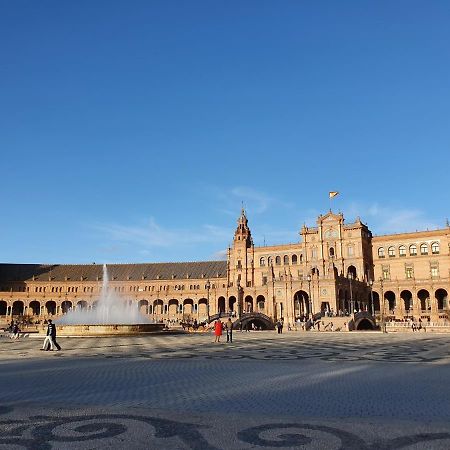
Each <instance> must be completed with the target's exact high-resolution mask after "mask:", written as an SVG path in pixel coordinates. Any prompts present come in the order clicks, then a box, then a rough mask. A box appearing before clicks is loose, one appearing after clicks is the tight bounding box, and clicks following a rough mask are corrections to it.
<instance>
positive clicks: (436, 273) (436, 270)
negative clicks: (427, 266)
mask: <svg viewBox="0 0 450 450" xmlns="http://www.w3.org/2000/svg"><path fill="white" fill-rule="evenodd" d="M431 277H432V278H438V277H439V268H438V267H436V266H432V267H431Z"/></svg>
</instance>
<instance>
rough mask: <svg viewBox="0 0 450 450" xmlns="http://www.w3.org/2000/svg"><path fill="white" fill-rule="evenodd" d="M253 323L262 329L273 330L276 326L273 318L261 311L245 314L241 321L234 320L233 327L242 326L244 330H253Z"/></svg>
mask: <svg viewBox="0 0 450 450" xmlns="http://www.w3.org/2000/svg"><path fill="white" fill-rule="evenodd" d="M252 324H254V325H255V327H257V329H261V330H273V329H274V328H275V324H274V323H273V321H272V319H271V318H270V317H268V316H266V315H264V314H260V313H252V314H245V315H244V316H243V317H242V319H241V320H240V321H239V320H237V321H236V322H234V324H233V328H240V327H242V329H243V330H246V329H249V330H252V329H253V327H252Z"/></svg>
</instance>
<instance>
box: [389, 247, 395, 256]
mask: <svg viewBox="0 0 450 450" xmlns="http://www.w3.org/2000/svg"><path fill="white" fill-rule="evenodd" d="M388 255H389V258H393V257H394V256H395V247H389V248H388Z"/></svg>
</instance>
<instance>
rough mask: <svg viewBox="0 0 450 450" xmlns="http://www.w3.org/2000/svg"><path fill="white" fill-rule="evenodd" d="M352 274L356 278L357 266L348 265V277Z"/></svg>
mask: <svg viewBox="0 0 450 450" xmlns="http://www.w3.org/2000/svg"><path fill="white" fill-rule="evenodd" d="M349 276H352V277H353V279H354V280H356V278H357V271H356V267H355V266H353V265H352V266H348V267H347V277H349Z"/></svg>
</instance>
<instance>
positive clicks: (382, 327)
mask: <svg viewBox="0 0 450 450" xmlns="http://www.w3.org/2000/svg"><path fill="white" fill-rule="evenodd" d="M380 286H381V300H380V309H381V331H382V332H383V333H386V327H385V325H384V292H383V278H382V277H380Z"/></svg>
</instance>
